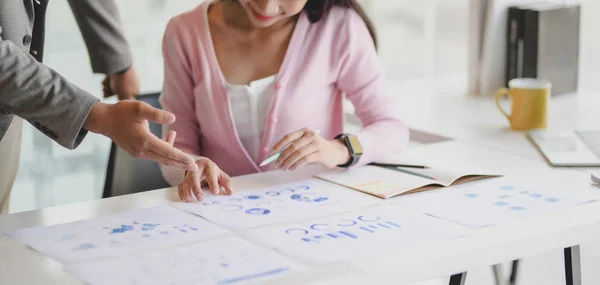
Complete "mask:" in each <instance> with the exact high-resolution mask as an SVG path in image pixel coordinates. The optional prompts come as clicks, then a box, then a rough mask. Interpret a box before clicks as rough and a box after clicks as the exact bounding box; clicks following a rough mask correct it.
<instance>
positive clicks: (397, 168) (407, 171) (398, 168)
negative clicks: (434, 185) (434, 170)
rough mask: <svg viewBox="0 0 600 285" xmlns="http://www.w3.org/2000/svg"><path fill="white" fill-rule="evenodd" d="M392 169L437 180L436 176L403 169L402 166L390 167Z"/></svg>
mask: <svg viewBox="0 0 600 285" xmlns="http://www.w3.org/2000/svg"><path fill="white" fill-rule="evenodd" d="M389 168H390V169H392V170H396V171H400V172H404V173H406V174H410V175H414V176H418V177H422V178H425V179H430V180H436V179H435V177H431V176H427V175H424V174H421V173H416V172H412V171H409V170H406V169H402V167H389Z"/></svg>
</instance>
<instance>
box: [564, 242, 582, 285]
mask: <svg viewBox="0 0 600 285" xmlns="http://www.w3.org/2000/svg"><path fill="white" fill-rule="evenodd" d="M565 278H566V284H567V285H581V284H582V283H581V255H580V250H579V245H576V246H572V247H567V248H565Z"/></svg>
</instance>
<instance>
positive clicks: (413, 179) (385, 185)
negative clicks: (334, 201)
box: [317, 162, 498, 199]
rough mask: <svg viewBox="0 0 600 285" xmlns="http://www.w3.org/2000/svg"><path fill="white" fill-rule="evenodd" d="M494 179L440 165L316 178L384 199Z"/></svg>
mask: <svg viewBox="0 0 600 285" xmlns="http://www.w3.org/2000/svg"><path fill="white" fill-rule="evenodd" d="M495 176H498V175H496V174H492V173H490V172H487V171H485V170H478V169H474V168H473V167H468V166H461V165H460V164H457V163H452V164H448V163H445V164H443V163H439V162H438V163H437V164H435V165H434V166H430V167H429V168H426V169H416V168H407V167H385V168H384V167H380V166H372V165H367V166H363V167H358V168H353V169H349V170H336V171H332V172H327V173H322V174H319V175H317V177H318V178H321V179H323V180H327V181H330V182H333V183H336V184H339V185H342V186H346V187H348V188H351V189H354V190H358V191H361V192H364V193H367V194H371V195H373V196H376V197H379V198H383V199H387V198H390V197H394V196H398V195H402V194H410V193H414V192H421V191H426V190H431V189H437V188H440V187H445V186H450V185H454V184H460V183H465V182H469V181H473V180H477V179H482V178H489V177H495Z"/></svg>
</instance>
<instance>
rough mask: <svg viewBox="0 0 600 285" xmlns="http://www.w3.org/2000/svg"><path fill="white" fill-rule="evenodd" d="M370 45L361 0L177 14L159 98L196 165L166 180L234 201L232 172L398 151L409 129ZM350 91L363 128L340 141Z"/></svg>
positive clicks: (195, 194)
mask: <svg viewBox="0 0 600 285" xmlns="http://www.w3.org/2000/svg"><path fill="white" fill-rule="evenodd" d="M375 46H376V39H375V34H374V31H373V27H372V25H371V22H370V21H369V19H368V18H367V17H366V15H365V13H364V12H363V10H362V9H361V7H360V6H359V4H358V3H356V0H221V1H208V2H206V3H203V4H201V5H200V6H198V7H197V8H195V9H193V10H191V11H189V12H186V13H183V14H181V15H179V16H177V17H175V18H173V19H172V20H171V21H170V22H169V24H168V26H167V29H166V32H165V36H164V40H163V55H164V60H165V82H164V90H163V93H162V96H161V103H162V106H163V108H164V109H165V110H167V111H170V112H173V113H174V114H175V115H176V116H177V121H176V122H175V123H174V124H172V125H170V126H168V127H167V128H168V129H166V130H165V131H166V132H165V133H167V134H168V135H167V140H168V141H170V142H171V143H173V144H174V146H176V147H177V148H179V149H181V150H183V151H185V152H187V153H190V154H192V155H194V156H195V158H196V159H197V164H198V167H199V170H198V171H197V172H190V173H186V174H185V176H184V174H183V173H181V172H179V170H176V169H174V168H170V167H163V168H162V171H163V174H164V176H165V178H166V180H167V181H168V182H169V183H171V184H172V185H176V184H178V185H179V195H180V197H181V199H182V200H184V201H193V200H202V191H201V182H206V183H207V184H208V186H209V188H210V190H211V191H212V192H213V193H214V194H218V193H219V192H220V191H221V189H223V190H224V191H225V193H226V194H231V193H232V189H231V184H230V177H229V175H233V176H235V175H242V174H248V173H255V172H260V171H266V170H271V169H273V168H278V169H282V170H295V169H297V168H299V167H302V166H304V165H306V164H309V163H319V164H321V165H323V166H324V167H327V168H333V167H336V166H340V167H349V166H355V165H363V164H366V163H369V162H372V161H373V160H375V159H378V158H382V157H384V156H386V155H388V154H390V153H394V152H398V151H400V150H401V149H403V148H404V147H405V146H406V144H407V142H408V130H407V128H406V126H405V125H404V124H403V123H402V122H401V121H400V120H399V119H397V118H396V116H395V115H394V109H393V102H392V100H391V98H390V97H388V96H387V95H386V88H385V77H384V74H383V70H382V67H381V64H380V62H379V60H378V58H377V54H376V50H375ZM344 94H345V95H346V97H347V98H348V99H349V100H350V101H351V102H352V103H353V105H354V107H355V110H356V111H355V112H356V115H357V116H358V118H360V120H361V121H362V124H363V128H362V130H360V131H359V132H358V133H356V134H354V135H351V134H343V125H344V112H343V110H342V101H343V99H344ZM175 133H176V134H177V136H176V137H175ZM361 145H362V150H363V151H360V148H361ZM286 146H287V147H286ZM282 149H284V151H283V152H282V154H281V155H280V157H279V159H277V160H276V161H275V162H274V163H272V164H269V165H265V166H263V167H260V166H259V164H260V162H261V161H263V160H264V159H266V158H268V157H269V156H270V155H272V154H275V153H277V152H278V151H280V150H282ZM181 177H184V178H183V182H182V181H181Z"/></svg>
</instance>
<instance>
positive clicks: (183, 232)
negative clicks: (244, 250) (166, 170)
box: [8, 206, 229, 263]
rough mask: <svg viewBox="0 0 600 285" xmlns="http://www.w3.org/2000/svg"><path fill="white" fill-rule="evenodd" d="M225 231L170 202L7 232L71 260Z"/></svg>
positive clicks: (168, 243)
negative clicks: (109, 214) (114, 213)
mask: <svg viewBox="0 0 600 285" xmlns="http://www.w3.org/2000/svg"><path fill="white" fill-rule="evenodd" d="M227 233H229V231H227V230H225V229H223V228H220V227H218V226H215V225H213V224H212V223H210V222H208V221H206V220H204V219H202V218H199V217H196V216H194V215H191V214H189V213H186V212H182V211H179V210H177V209H174V208H172V207H170V206H163V207H155V208H148V209H143V210H137V211H130V212H124V213H120V214H116V215H111V216H105V217H99V218H95V219H90V220H84V221H78V222H73V223H68V224H61V225H55V226H49V227H38V228H29V229H22V230H17V231H14V232H11V233H9V234H8V235H9V236H10V237H12V238H14V239H16V240H19V241H20V242H22V243H24V244H26V245H28V246H30V247H32V248H34V249H36V250H38V251H40V252H41V253H43V254H45V255H48V256H50V257H52V258H55V259H57V260H58V261H60V262H63V263H71V262H77V261H82V260H86V259H91V258H97V257H102V256H110V255H118V254H125V253H130V252H134V251H137V250H145V249H155V248H159V247H164V246H172V245H176V244H180V243H186V242H192V241H197V240H202V239H207V238H213V237H217V236H221V235H225V234H227Z"/></svg>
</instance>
